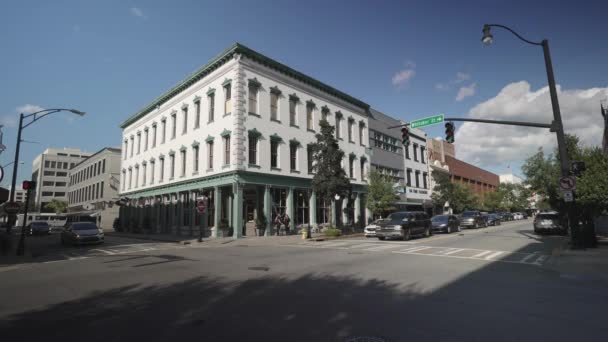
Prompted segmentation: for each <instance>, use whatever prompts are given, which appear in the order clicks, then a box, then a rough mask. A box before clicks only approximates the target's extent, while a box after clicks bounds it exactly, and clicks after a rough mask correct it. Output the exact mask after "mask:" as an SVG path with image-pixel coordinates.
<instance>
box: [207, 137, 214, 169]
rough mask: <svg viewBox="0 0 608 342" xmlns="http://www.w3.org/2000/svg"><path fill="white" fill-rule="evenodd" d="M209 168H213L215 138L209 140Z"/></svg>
mask: <svg viewBox="0 0 608 342" xmlns="http://www.w3.org/2000/svg"><path fill="white" fill-rule="evenodd" d="M207 168H208V169H213V140H211V141H207Z"/></svg>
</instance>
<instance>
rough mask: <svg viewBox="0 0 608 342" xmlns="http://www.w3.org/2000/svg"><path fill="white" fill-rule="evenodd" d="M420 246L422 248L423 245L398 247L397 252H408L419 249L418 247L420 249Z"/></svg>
mask: <svg viewBox="0 0 608 342" xmlns="http://www.w3.org/2000/svg"><path fill="white" fill-rule="evenodd" d="M421 248H422V249H424V247H420V246H414V247H409V248H406V249H400V250H398V251H397V252H400V253H408V252H413V251H417V250H419V249H421Z"/></svg>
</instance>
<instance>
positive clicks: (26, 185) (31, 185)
mask: <svg viewBox="0 0 608 342" xmlns="http://www.w3.org/2000/svg"><path fill="white" fill-rule="evenodd" d="M22 188H23V190H34V189H36V182H34V181H23V185H22Z"/></svg>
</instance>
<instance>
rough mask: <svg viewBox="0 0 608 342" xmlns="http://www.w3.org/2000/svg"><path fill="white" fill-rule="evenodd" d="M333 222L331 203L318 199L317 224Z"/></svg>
mask: <svg viewBox="0 0 608 342" xmlns="http://www.w3.org/2000/svg"><path fill="white" fill-rule="evenodd" d="M330 222H331V201H325V200H324V199H323V198H320V197H317V223H319V224H327V223H330Z"/></svg>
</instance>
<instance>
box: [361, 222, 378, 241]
mask: <svg viewBox="0 0 608 342" xmlns="http://www.w3.org/2000/svg"><path fill="white" fill-rule="evenodd" d="M378 221H380V220H376V221H374V222H372V223H370V224H368V225H367V226H365V228H364V229H363V233H364V234H365V237H376V230H378V229H379V228H380V226H378Z"/></svg>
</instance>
